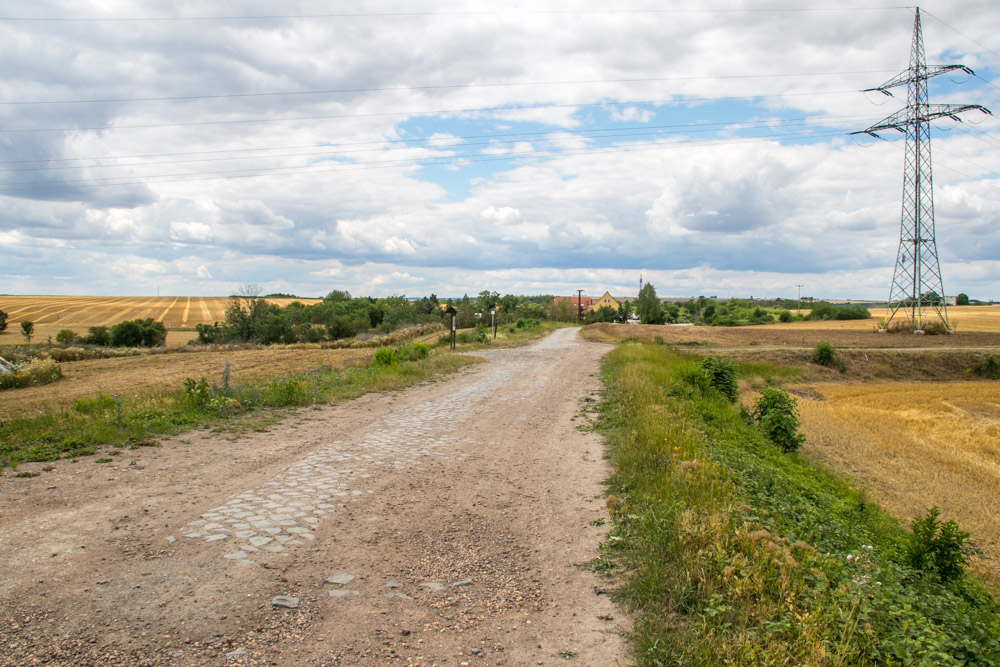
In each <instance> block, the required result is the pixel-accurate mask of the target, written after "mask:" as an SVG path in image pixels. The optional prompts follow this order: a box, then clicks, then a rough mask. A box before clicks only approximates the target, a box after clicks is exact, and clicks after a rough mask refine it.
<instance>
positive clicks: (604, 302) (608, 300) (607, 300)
mask: <svg viewBox="0 0 1000 667" xmlns="http://www.w3.org/2000/svg"><path fill="white" fill-rule="evenodd" d="M618 305H619V304H618V301H617V300H616V299H615V297H613V296H611V293H610V292H605V293H604V296H602V297H601V298H600V299H598V300H597V301H594V302H593V303H592V304H591V305H590V309H591V310H592V311H595V312H596V311H598V310H600V309H601V308H604V307H605V306H606V307H608V308H613V309H614V310H618Z"/></svg>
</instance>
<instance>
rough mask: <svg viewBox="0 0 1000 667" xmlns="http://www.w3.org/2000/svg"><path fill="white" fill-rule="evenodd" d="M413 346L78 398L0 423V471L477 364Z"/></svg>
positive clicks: (539, 331)
mask: <svg viewBox="0 0 1000 667" xmlns="http://www.w3.org/2000/svg"><path fill="white" fill-rule="evenodd" d="M553 328H554V326H550V325H547V324H546V325H542V326H537V327H530V328H526V329H522V330H518V331H513V332H507V334H506V335H505V336H504V338H503V340H502V341H501V340H499V339H498V341H497V344H501V345H519V344H527V343H529V342H531V341H532V340H535V339H537V338H539V337H540V336H542V335H544V334H546V333H548V332H549V331H551V330H552V329H553ZM415 347H417V348H419V347H423V346H421V345H419V344H418V345H416V346H415V345H414V344H412V343H406V344H402V345H399V346H397V347H395V348H390V349H395V350H397V351H398V354H396V355H390V356H393V357H394V359H393V362H392V363H388V364H386V363H378V361H377V360H376V361H372V362H371V363H368V364H366V365H363V366H354V367H349V368H344V369H339V370H332V369H330V368H329V367H320V368H316V369H314V370H310V371H306V372H300V373H294V374H286V375H284V376H282V375H275V376H274V377H271V378H268V379H264V380H259V381H251V382H247V383H244V384H240V385H235V384H231V383H230V382H229V380H228V378H227V377H226V372H225V371H224V372H223V376H222V377H220V378H219V379H218V380H216V381H209V380H206V379H205V378H203V377H202V378H199V379H197V380H195V379H194V378H190V379H188V380H186V381H185V383H184V386H183V387H175V388H169V389H165V390H164V391H161V392H154V393H148V394H143V395H139V396H133V397H127V396H120V395H115V394H108V393H98V394H96V395H95V396H93V397H91V398H76V399H74V400H73V401H72V404H71V405H67V406H64V407H61V408H53V409H45V410H44V411H43V412H42V413H41V414H39V415H34V416H31V417H15V418H12V419H10V420H8V421H4V422H0V470H2V469H3V468H4V467H11V468H16V467H17V466H18V464H20V463H25V462H46V461H55V460H57V459H60V458H72V457H77V456H89V455H92V454H94V453H96V452H97V450H98V448H100V447H101V446H105V445H109V446H111V447H112V449H111V450H110V451H109V453H110V454H112V455H113V454H116V453H117V452H118V451H120V450H121V449H122V448H125V447H132V448H135V447H141V446H155V445H156V443H155V442H154V441H153V440H152V439H153V438H155V437H157V436H160V435H168V434H174V433H179V432H181V431H183V430H186V429H190V428H194V427H196V426H214V427H217V428H224V429H227V430H232V431H237V432H238V431H240V430H245V429H260V428H264V427H266V426H267V425H268V424H271V423H273V422H274V421H276V420H277V419H279V418H280V417H281V416H282V415H283V412H282V410H283V409H286V408H294V407H298V406H305V405H313V404H325V403H337V402H341V401H347V400H350V399H352V398H356V397H358V396H361V395H363V394H366V393H370V392H377V391H390V390H396V389H403V388H405V387H408V386H411V385H414V384H417V383H419V382H423V381H426V380H429V379H431V378H433V377H435V376H437V375H441V374H445V373H451V372H454V371H456V370H458V369H460V368H463V367H465V366H467V365H470V364H474V363H477V362H478V361H479V360H478V359H476V358H475V357H466V356H462V355H456V354H452V353H450V351H448V350H444V349H438V350H431V351H430V354H429V355H427V356H423V355H422V354H417V355H414V354H413V350H414V348H415ZM487 347H490V344H489V343H488V342H487V343H476V344H472V345H468V346H461V345H460V346H459V350H461V349H465V348H471V349H482V348H487ZM425 349H426V348H425ZM377 356H378V353H377V352H376V357H377ZM50 386H54V385H50ZM10 391H17V390H16V389H15V390H10ZM98 460H101V459H98ZM18 474H34V473H33V472H23V473H18Z"/></svg>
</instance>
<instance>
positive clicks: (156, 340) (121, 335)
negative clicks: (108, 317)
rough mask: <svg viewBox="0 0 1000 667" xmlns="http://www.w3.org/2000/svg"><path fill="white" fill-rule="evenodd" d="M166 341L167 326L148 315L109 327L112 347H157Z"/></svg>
mask: <svg viewBox="0 0 1000 667" xmlns="http://www.w3.org/2000/svg"><path fill="white" fill-rule="evenodd" d="M166 342H167V327H165V326H164V325H163V322H156V321H154V320H153V319H152V318H150V317H147V318H146V319H144V320H126V321H125V322H119V323H118V324H116V325H114V326H113V327H111V344H112V345H113V346H114V347H159V346H160V345H163V344H165V343H166Z"/></svg>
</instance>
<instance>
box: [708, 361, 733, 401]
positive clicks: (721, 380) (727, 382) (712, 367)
mask: <svg viewBox="0 0 1000 667" xmlns="http://www.w3.org/2000/svg"><path fill="white" fill-rule="evenodd" d="M701 367H702V368H704V369H705V371H706V372H707V373H708V375H709V385H711V386H712V387H715V388H716V389H717V390H718V391H719V393H720V394H722V395H723V396H725V397H726V400H728V401H729V402H730V403H735V402H736V398H737V397H738V395H739V384H738V383H737V382H736V369H735V368H734V367H733V362H731V361H729V360H728V359H719V358H718V357H708V358H707V359H705V360H704V361H703V362H701Z"/></svg>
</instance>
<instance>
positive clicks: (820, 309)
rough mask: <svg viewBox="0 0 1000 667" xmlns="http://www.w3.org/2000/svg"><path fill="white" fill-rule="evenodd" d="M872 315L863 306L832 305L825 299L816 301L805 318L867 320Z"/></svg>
mask: <svg viewBox="0 0 1000 667" xmlns="http://www.w3.org/2000/svg"><path fill="white" fill-rule="evenodd" d="M871 316H872V314H871V312H870V311H869V310H868V309H867V308H865V307H864V306H855V305H849V306H834V305H833V304H830V303H827V302H825V301H816V302H814V303H813V304H812V309H811V310H810V311H809V315H808V316H807V317H806V319H809V320H867V319H870V318H871Z"/></svg>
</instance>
